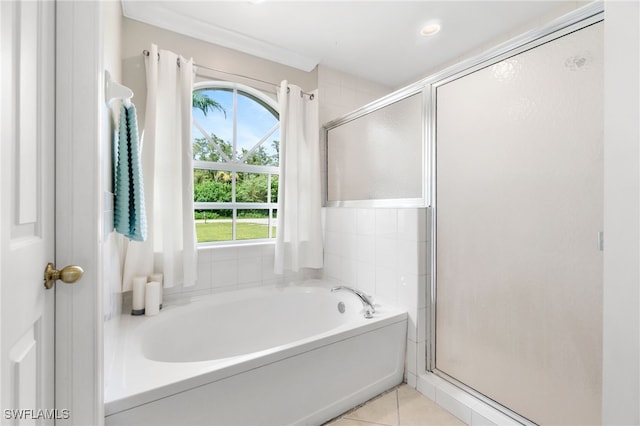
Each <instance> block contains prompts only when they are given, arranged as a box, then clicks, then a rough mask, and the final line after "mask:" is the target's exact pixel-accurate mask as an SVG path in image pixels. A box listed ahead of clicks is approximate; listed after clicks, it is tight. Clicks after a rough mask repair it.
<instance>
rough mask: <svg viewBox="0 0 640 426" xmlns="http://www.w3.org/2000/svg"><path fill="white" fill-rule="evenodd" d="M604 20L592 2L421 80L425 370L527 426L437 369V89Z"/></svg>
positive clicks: (599, 6)
mask: <svg viewBox="0 0 640 426" xmlns="http://www.w3.org/2000/svg"><path fill="white" fill-rule="evenodd" d="M601 21H604V3H603V2H597V3H591V4H588V5H586V6H584V7H581V8H579V9H576V10H575V11H573V12H570V13H568V14H566V15H564V16H561V17H559V18H557V19H555V20H553V21H551V22H550V23H548V24H547V25H545V26H544V27H542V28H539V29H536V30H533V31H529V32H527V33H525V34H523V35H521V36H518V37H516V38H514V39H511V40H509V41H507V42H505V43H502V44H500V45H498V46H496V47H494V48H492V49H490V50H488V51H486V52H484V53H482V54H480V55H478V56H475V57H473V58H470V59H468V60H465V61H463V62H461V63H459V64H456V65H454V66H452V67H450V68H447V69H445V70H443V71H442V72H440V73H437V74H435V75H433V76H430V77H428V78H427V79H424V80H422V84H424V85H425V86H428V88H427V90H428V93H429V96H428V97H427V120H426V128H425V133H426V144H427V157H428V165H429V167H428V170H429V173H428V179H429V181H430V182H429V191H428V194H429V195H428V200H429V208H430V210H431V214H430V215H429V221H430V223H429V231H428V232H429V259H428V262H429V265H430V268H429V273H428V276H427V291H426V297H427V315H426V332H427V339H426V345H427V347H426V348H425V355H426V359H425V362H426V371H427V372H429V373H433V374H435V375H436V376H438V377H440V378H442V379H444V380H446V381H448V382H449V383H451V384H453V385H455V386H457V387H458V388H460V389H462V390H464V391H465V392H467V393H469V394H471V395H472V396H473V397H475V398H477V399H479V400H480V401H482V402H484V403H485V404H487V405H489V406H491V407H493V408H495V409H497V410H498V411H500V412H502V413H503V414H505V415H507V416H509V417H511V418H513V419H514V420H516V421H518V422H520V423H522V424H525V425H535V423H532V422H531V421H530V420H528V419H526V418H525V417H522V416H521V415H519V414H517V413H516V412H514V411H512V410H510V409H509V408H507V407H505V406H503V405H501V404H500V403H498V402H496V401H494V400H492V399H490V398H489V397H487V396H485V395H483V394H482V393H480V392H478V391H476V390H474V389H472V388H471V387H469V386H467V385H466V384H464V383H462V382H460V381H459V380H456V379H455V378H453V377H451V376H450V375H448V374H447V373H445V372H443V371H440V370H438V369H437V368H436V350H435V344H436V301H437V285H436V282H437V281H436V279H437V265H436V246H437V235H436V223H437V222H436V221H437V211H438V209H437V202H436V198H437V193H436V183H437V182H436V179H437V176H436V148H437V140H436V126H437V124H436V118H437V117H436V112H437V111H436V98H437V93H436V91H437V89H438V87H440V86H442V85H444V84H446V83H449V82H451V81H453V80H456V79H459V78H461V77H464V76H466V75H469V74H472V73H474V72H476V71H479V70H481V69H484V68H486V67H488V66H491V65H493V64H496V63H498V62H500V61H503V60H505V59H507V58H510V57H513V56H516V55H518V54H520V53H523V52H526V51H528V50H531V49H534V48H536V47H539V46H541V45H542V44H545V43H548V42H550V41H553V40H556V39H559V38H561V37H563V36H566V35H568V34H570V33H572V32H575V31H578V30H581V29H583V28H586V27H588V26H590V25H593V24H596V23H598V22H601Z"/></svg>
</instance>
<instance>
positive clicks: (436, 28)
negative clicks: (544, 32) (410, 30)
mask: <svg viewBox="0 0 640 426" xmlns="http://www.w3.org/2000/svg"><path fill="white" fill-rule="evenodd" d="M438 32H440V24H436V23H432V24H427V25H425V26H424V27H422V29H421V30H420V34H422V35H423V36H425V37H429V36H432V35H434V34H437V33H438Z"/></svg>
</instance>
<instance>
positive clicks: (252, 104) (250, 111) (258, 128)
mask: <svg viewBox="0 0 640 426" xmlns="http://www.w3.org/2000/svg"><path fill="white" fill-rule="evenodd" d="M205 93H206V94H207V95H208V96H209V97H210V98H212V99H214V100H216V101H218V102H219V103H220V104H221V105H222V107H223V108H224V109H225V111H226V112H227V117H226V119H225V116H224V114H223V113H222V112H221V111H218V110H213V111H209V112H208V113H207V115H206V116H204V114H203V113H202V111H200V110H199V109H196V108H194V109H193V118H194V120H196V121H198V122H199V123H200V124H201V125H202V127H204V128H205V129H206V130H207V131H208V132H210V133H214V134H215V135H216V136H218V137H219V138H222V139H224V140H225V141H228V142H231V141H232V138H233V92H232V91H227V90H206V91H205ZM237 114H238V139H237V150H238V152H241V151H242V148H245V149H247V150H249V149H251V148H252V147H253V146H254V145H255V144H256V143H257V142H258V141H259V140H260V139H261V138H262V137H263V136H264V135H265V133H267V132H268V131H269V130H270V129H271V128H272V127H273V126H274V125H275V124H276V123H277V122H278V120H277V119H276V118H275V117H274V116H273V115H272V114H271V113H270V112H269V111H268V110H267V109H265V108H264V107H263V106H262V105H261V104H259V103H258V102H256V101H254V100H253V99H251V98H249V97H247V96H244V95H242V94H241V93H239V94H238V111H237ZM192 132H193V137H194V138H200V137H202V133H201V132H200V130H199V129H198V128H197V127H196V126H195V125H194V126H193V130H192ZM272 140H280V129H278V130H276V132H275V133H274V134H273V135H271V137H269V138H268V139H267V141H266V142H265V144H264V147H265V148H266V150H267V152H268V153H270V154H271V153H273V150H272V149H271V141H272Z"/></svg>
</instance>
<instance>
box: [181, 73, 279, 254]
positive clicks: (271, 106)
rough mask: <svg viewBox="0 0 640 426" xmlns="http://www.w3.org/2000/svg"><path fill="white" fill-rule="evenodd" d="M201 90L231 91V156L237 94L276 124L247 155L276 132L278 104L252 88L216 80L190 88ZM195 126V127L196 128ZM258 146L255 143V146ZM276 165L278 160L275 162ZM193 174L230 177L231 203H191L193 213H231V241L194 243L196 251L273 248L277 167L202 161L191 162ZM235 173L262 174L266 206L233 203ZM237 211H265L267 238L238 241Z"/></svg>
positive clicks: (234, 136)
mask: <svg viewBox="0 0 640 426" xmlns="http://www.w3.org/2000/svg"><path fill="white" fill-rule="evenodd" d="M203 89H212V90H231V91H233V95H234V105H233V106H234V108H233V111H232V120H233V123H232V125H233V140H232V141H231V142H232V146H233V151H234V153H235V152H236V148H237V123H238V111H237V96H238V94H243V95H245V96H247V97H249V98H251V99H253V100H254V101H256V102H258V103H260V104H262V106H264V107H265V109H267V110H269V112H271V113H272V114H274V116H275V117H276V119H277V120H278V124H277V125H276V126H274V127H273V128H272V129H270V130H269V131H268V132H267V133H265V134H266V135H267V137H266V138H265V140H264V141H262V140H260V141H257V142H256V145H254V147H253V148H252V150H250V151H249V153H248V154H247V155H249V154H250V152H252V151H253V149H257V148H258V147H259V146H261V145H262V143H264V142H266V141H267V140H268V137H269V136H271V135H273V133H275V131H277V130H278V129H280V111H279V105H278V102H277V101H276V100H275V99H273V98H271V97H270V96H268V95H266V94H265V93H264V92H262V91H260V90H258V89H255V88H253V87H250V86H247V85H245V84H241V83H235V82H230V81H220V80H204V81H200V82H197V83H195V84H194V85H193V89H192V92H196V91H198V90H203ZM192 122H193V123H194V125H195V123H196V120H195V118H192ZM198 126H199V124H198V125H196V127H198ZM194 139H195V137H194V136H192V141H191V143H192V144H193V140H194ZM258 142H259V143H258ZM278 161H279V159H278ZM192 169H193V171H195V170H216V171H218V170H219V171H226V172H230V173H231V175H232V180H231V201H230V202H195V201H194V203H193V204H194V205H193V208H194V213H195V211H196V210H211V211H215V210H221V209H227V210H231V211H232V235H231V237H232V239H231V240H222V241H203V242H199V241H198V242H197V246H198V247H199V248H202V247H211V246H236V245H246V244H256V243H271V244H275V237H274V236H272V231H273V226H274V225H275V222H276V218H275V217H273V212H274V211H276V210H277V208H278V202H277V201H276V202H272V201H271V195H272V194H271V182H272V176H278V177H279V176H280V167H279V166H260V165H256V164H246V163H242V162H237V161H231V162H226V161H225V162H213V161H202V160H195V159H194V160H193V167H192ZM238 173H256V174H266V175H267V200H268V201H267V202H266V203H247V202H237V201H236V181H237V174H238ZM238 210H268V212H269V216H268V222H267V227H268V237H267V238H254V239H242V240H238V239H236V237H237V232H236V231H237V223H238V222H237V221H238V217H237V214H238Z"/></svg>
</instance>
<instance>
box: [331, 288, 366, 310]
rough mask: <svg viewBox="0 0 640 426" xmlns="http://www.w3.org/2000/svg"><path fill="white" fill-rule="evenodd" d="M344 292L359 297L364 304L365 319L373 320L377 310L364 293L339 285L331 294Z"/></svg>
mask: <svg viewBox="0 0 640 426" xmlns="http://www.w3.org/2000/svg"><path fill="white" fill-rule="evenodd" d="M342 290H344V291H349V292H351V293H353V294H355V295H356V296H358V298H359V299H360V301H361V302H362V306H363V307H364V317H365V318H373V314H374V313H375V311H376V308H375V307H374V306H373V302H372V301H371V299H370V298H369V296H367V295H366V294H364V293H363V292H362V291H360V290H358V289H356V288H353V287H347V286H344V285H339V286H337V287H333V288H332V289H331V292H332V293H333V292H334V291H342Z"/></svg>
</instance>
